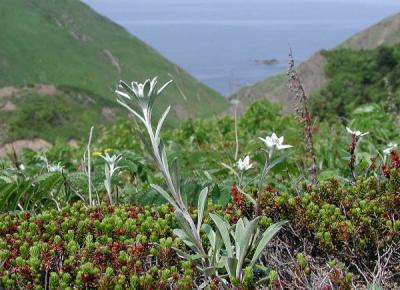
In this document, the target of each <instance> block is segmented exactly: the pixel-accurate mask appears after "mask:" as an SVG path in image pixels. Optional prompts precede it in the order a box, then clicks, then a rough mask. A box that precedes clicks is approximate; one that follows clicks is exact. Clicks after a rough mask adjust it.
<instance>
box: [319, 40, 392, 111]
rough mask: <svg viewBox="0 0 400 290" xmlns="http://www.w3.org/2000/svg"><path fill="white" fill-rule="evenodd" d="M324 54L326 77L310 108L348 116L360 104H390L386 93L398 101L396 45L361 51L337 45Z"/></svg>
mask: <svg viewBox="0 0 400 290" xmlns="http://www.w3.org/2000/svg"><path fill="white" fill-rule="evenodd" d="M324 55H325V56H326V58H327V64H326V68H325V69H326V75H327V77H328V78H329V81H328V83H327V84H326V85H325V87H324V88H323V89H322V90H321V92H320V93H319V95H318V96H316V98H315V99H314V111H315V112H318V115H320V116H321V117H322V118H336V117H337V116H339V117H342V118H349V117H350V116H351V114H352V113H353V112H354V110H355V109H356V108H357V107H358V106H360V105H361V104H368V103H376V104H381V105H383V106H390V104H389V103H388V97H389V95H390V94H392V95H393V96H394V98H395V99H394V101H395V102H396V103H398V101H399V99H398V97H396V96H398V92H399V88H400V81H399V80H400V46H399V45H396V46H391V47H389V46H381V47H379V48H376V49H372V50H361V51H354V50H351V49H344V48H341V49H336V50H332V51H325V52H324Z"/></svg>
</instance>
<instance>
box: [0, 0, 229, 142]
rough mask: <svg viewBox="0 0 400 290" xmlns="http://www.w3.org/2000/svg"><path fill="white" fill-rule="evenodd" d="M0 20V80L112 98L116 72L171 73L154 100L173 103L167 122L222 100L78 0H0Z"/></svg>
mask: <svg viewBox="0 0 400 290" xmlns="http://www.w3.org/2000/svg"><path fill="white" fill-rule="evenodd" d="M0 27H1V33H0V88H2V87H9V86H25V85H28V84H51V85H56V86H59V85H61V86H73V87H76V88H78V89H82V90H84V91H87V92H90V93H91V94H92V96H94V97H93V99H94V101H95V102H96V103H104V102H105V100H112V99H113V98H114V93H113V91H114V89H115V86H116V84H117V82H118V81H119V80H120V79H122V80H126V81H131V80H138V81H143V80H144V79H145V78H148V77H152V76H156V75H157V76H159V79H160V82H164V81H167V80H169V79H173V80H174V81H175V82H174V84H173V85H171V86H170V88H168V89H167V90H166V91H165V95H164V97H163V98H162V99H161V100H160V102H161V103H162V106H161V108H162V107H164V106H165V105H166V104H172V105H174V108H175V111H173V112H172V114H171V115H172V117H170V120H169V121H170V123H171V122H172V123H173V122H174V121H176V120H177V119H181V118H186V117H189V116H193V117H201V116H208V115H211V114H214V113H219V112H221V111H222V110H224V109H226V108H227V106H228V105H227V104H228V103H227V100H226V99H225V98H224V97H223V96H221V95H220V94H218V93H217V92H215V91H214V90H212V89H210V88H208V87H207V86H205V85H203V84H201V83H200V82H198V81H197V80H195V79H194V78H193V77H191V76H190V75H189V74H188V73H186V72H185V71H184V70H182V69H181V68H179V67H178V66H176V65H174V64H173V63H171V62H169V61H168V60H166V59H165V58H164V57H162V56H161V55H160V54H158V53H157V52H156V51H155V50H153V49H152V48H151V47H149V46H148V45H146V44H145V43H143V42H142V41H140V40H138V39H137V38H136V37H134V36H132V35H130V34H129V33H128V32H127V31H126V30H124V29H123V28H121V27H120V26H118V25H116V24H115V23H113V22H111V21H110V20H108V19H106V18H105V17H102V16H100V15H99V14H97V13H96V12H94V11H93V10H92V9H91V8H90V7H88V6H87V5H85V4H83V3H81V2H80V1H78V0H63V1H58V0H57V1H56V0H2V1H0ZM87 109H88V110H90V107H88V108H87ZM0 141H1V140H0Z"/></svg>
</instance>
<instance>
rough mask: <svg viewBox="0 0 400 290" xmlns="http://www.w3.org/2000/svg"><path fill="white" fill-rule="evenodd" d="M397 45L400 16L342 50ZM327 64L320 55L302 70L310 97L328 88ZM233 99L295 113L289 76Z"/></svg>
mask: <svg viewBox="0 0 400 290" xmlns="http://www.w3.org/2000/svg"><path fill="white" fill-rule="evenodd" d="M397 43H400V13H398V14H396V15H394V16H391V17H389V18H386V19H384V20H383V21H381V22H379V23H378V24H376V25H374V26H372V27H370V28H368V29H366V30H364V31H362V32H360V33H358V34H356V35H355V36H354V37H351V38H350V39H348V40H346V41H345V42H344V43H343V44H341V45H339V47H345V48H350V49H356V50H358V49H368V48H376V47H377V46H379V45H382V44H386V45H393V44H397ZM326 63H327V60H326V58H325V56H324V54H323V53H321V52H317V53H316V54H315V55H313V56H312V57H311V58H310V59H309V60H307V61H305V62H304V63H302V64H300V65H299V66H298V72H299V75H300V78H301V79H302V81H303V84H304V87H305V90H306V93H307V94H308V95H314V94H316V93H318V92H319V90H320V89H321V88H322V87H323V86H324V85H325V84H326V82H327V77H326V74H325V65H326ZM231 98H234V99H240V100H241V101H242V103H243V106H247V104H249V103H251V102H252V101H254V100H257V99H268V100H271V101H274V102H277V103H280V104H281V105H282V106H283V109H284V110H285V111H291V110H292V94H290V92H289V88H288V86H287V78H286V74H284V73H283V74H280V75H277V76H273V77H271V78H268V79H266V80H264V81H260V82H258V83H256V84H254V85H252V86H247V87H243V88H241V89H240V90H239V91H238V92H237V93H235V94H234V95H233V96H231Z"/></svg>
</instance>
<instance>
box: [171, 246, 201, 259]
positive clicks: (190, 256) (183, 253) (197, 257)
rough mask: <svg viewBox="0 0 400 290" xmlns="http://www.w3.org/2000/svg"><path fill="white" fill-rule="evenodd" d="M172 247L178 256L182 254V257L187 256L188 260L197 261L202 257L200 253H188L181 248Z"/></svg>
mask: <svg viewBox="0 0 400 290" xmlns="http://www.w3.org/2000/svg"><path fill="white" fill-rule="evenodd" d="M172 249H174V250H175V252H176V253H177V254H178V256H181V257H182V258H185V259H186V260H188V261H195V260H198V259H200V258H201V255H200V254H195V255H191V254H188V253H186V252H185V251H182V250H181V249H178V248H175V247H172Z"/></svg>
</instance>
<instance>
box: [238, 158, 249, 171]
mask: <svg viewBox="0 0 400 290" xmlns="http://www.w3.org/2000/svg"><path fill="white" fill-rule="evenodd" d="M237 167H238V168H239V170H240V171H246V170H249V169H250V168H252V167H253V164H251V163H250V157H249V155H247V156H246V157H245V158H244V159H243V160H242V159H239V160H238V161H237Z"/></svg>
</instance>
